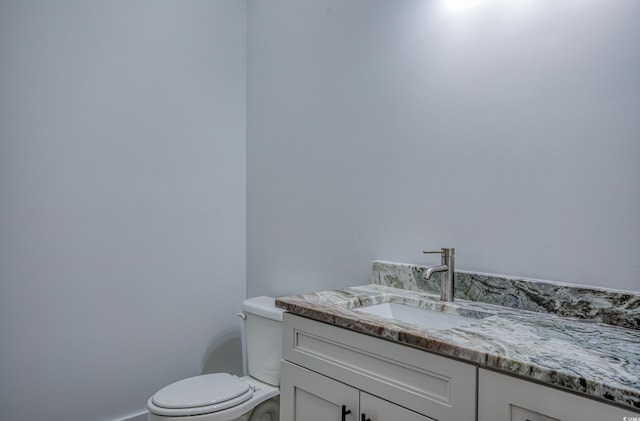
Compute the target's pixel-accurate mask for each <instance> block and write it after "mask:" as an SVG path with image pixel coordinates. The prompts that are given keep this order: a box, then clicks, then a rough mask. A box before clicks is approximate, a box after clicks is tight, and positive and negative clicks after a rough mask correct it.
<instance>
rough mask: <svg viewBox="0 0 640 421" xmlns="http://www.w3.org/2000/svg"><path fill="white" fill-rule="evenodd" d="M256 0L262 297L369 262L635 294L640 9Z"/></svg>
mask: <svg viewBox="0 0 640 421" xmlns="http://www.w3.org/2000/svg"><path fill="white" fill-rule="evenodd" d="M467 3H469V4H470V5H473V4H474V3H475V6H474V7H469V8H466V9H465V8H461V9H459V10H452V9H453V8H454V7H453V6H456V5H460V0H458V1H457V2H456V1H455V0H433V1H426V0H351V1H344V0H309V1H302V2H301V1H298V0H270V1H268V2H267V1H251V0H250V1H249V11H248V12H249V15H248V16H249V19H248V25H249V37H248V57H249V62H248V63H249V64H248V93H249V97H248V117H247V118H248V125H247V149H248V151H247V168H248V173H247V174H248V175H247V177H248V182H247V230H248V239H247V288H248V295H250V296H251V295H258V294H265V293H266V294H290V293H296V292H303V291H313V290H319V289H328V288H337V287H344V286H349V285H354V284H361V283H366V282H368V281H369V279H370V278H369V274H370V264H371V260H373V259H386V260H394V261H400V262H413V263H435V262H436V261H437V258H436V257H423V256H422V255H421V251H422V250H423V249H425V248H431V249H434V248H435V249H437V248H439V247H456V248H457V264H458V267H459V268H460V269H467V270H477V271H483V272H492V273H502V274H509V275H519V276H526V277H534V278H542V279H550V280H557V281H564V282H574V283H580V284H587V285H597V286H604V287H611V288H620V289H627V290H634V291H639V290H640V278H638V273H639V270H640V259H638V256H639V255H640V223H639V220H638V216H639V215H640V118H638V117H639V115H640V44H639V43H638V40H640V26H639V25H638V22H639V21H640V2H638V1H636V0H615V1H611V0H592V1H588V2H585V1H580V0H561V1H558V0H535V1H534V0H476V1H475V2H474V1H473V0H469V1H467Z"/></svg>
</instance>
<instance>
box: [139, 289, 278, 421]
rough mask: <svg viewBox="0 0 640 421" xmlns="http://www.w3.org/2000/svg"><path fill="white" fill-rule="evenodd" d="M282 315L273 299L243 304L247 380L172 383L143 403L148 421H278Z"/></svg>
mask: <svg viewBox="0 0 640 421" xmlns="http://www.w3.org/2000/svg"><path fill="white" fill-rule="evenodd" d="M282 313H283V311H282V310H280V309H278V308H276V306H275V299H274V298H271V297H255V298H250V299H248V300H245V301H244V302H243V303H242V313H240V314H238V315H239V316H240V317H242V319H243V320H244V335H245V340H246V345H247V360H248V361H247V363H248V371H249V375H248V376H244V377H236V376H233V375H231V374H228V373H213V374H203V375H200V376H195V377H190V378H188V379H184V380H180V381H177V382H175V383H172V384H170V385H168V386H166V387H164V388H162V389H160V390H159V391H158V392H156V393H155V394H154V395H153V396H152V397H151V398H149V400H148V401H147V409H148V410H149V417H148V420H149V421H278V419H279V416H280V402H279V396H280V389H279V385H280V356H281V353H282V351H281V348H282V327H281V324H282Z"/></svg>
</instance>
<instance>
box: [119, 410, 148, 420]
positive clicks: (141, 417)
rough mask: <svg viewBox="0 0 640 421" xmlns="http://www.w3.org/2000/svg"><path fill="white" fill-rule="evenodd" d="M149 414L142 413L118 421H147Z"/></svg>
mask: <svg viewBox="0 0 640 421" xmlns="http://www.w3.org/2000/svg"><path fill="white" fill-rule="evenodd" d="M148 414H149V413H148V412H147V411H142V412H140V413H138V414H131V415H129V416H126V417H124V418H120V419H119V420H117V421H147V415H148Z"/></svg>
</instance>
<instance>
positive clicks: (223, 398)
mask: <svg viewBox="0 0 640 421" xmlns="http://www.w3.org/2000/svg"><path fill="white" fill-rule="evenodd" d="M253 392H254V389H253V388H252V387H251V386H249V384H247V383H246V382H243V381H242V380H240V379H238V378H237V377H235V376H232V375H231V374H227V373H214V374H205V375H201V376H195V377H190V378H188V379H184V380H180V381H178V382H175V383H172V384H170V385H168V386H166V387H164V388H163V389H161V390H159V391H158V392H157V393H156V394H155V395H153V396H152V397H151V398H150V399H149V401H148V402H147V406H148V408H149V410H151V411H152V412H153V413H155V414H158V415H166V416H173V417H177V416H192V415H202V414H208V413H212V412H217V411H222V410H225V409H228V408H232V407H234V406H237V405H239V404H241V403H243V402H246V401H248V400H249V399H251V397H252V396H253Z"/></svg>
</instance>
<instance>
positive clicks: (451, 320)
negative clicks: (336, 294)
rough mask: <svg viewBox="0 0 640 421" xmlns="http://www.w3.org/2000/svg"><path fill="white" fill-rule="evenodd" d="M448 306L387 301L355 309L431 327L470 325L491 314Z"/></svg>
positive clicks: (445, 327) (443, 327) (444, 327)
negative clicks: (456, 310)
mask: <svg viewBox="0 0 640 421" xmlns="http://www.w3.org/2000/svg"><path fill="white" fill-rule="evenodd" d="M448 307H451V308H448ZM448 307H445V308H444V309H443V308H437V309H435V308H434V309H429V308H423V307H417V306H412V305H408V304H400V303H394V302H385V303H381V304H373V305H370V306H365V307H359V308H355V309H354V311H357V312H361V313H367V314H371V315H374V316H378V317H383V318H386V319H391V320H395V321H399V322H405V323H411V324H414V325H419V326H423V327H428V328H430V329H451V328H454V327H459V326H464V325H468V324H471V323H473V322H474V321H477V320H479V319H483V318H485V317H488V316H491V314H489V313H484V312H478V311H466V312H465V313H466V314H464V315H462V314H457V313H455V312H452V311H455V308H454V307H453V306H448ZM463 310H464V309H463Z"/></svg>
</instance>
